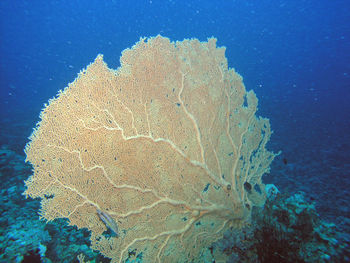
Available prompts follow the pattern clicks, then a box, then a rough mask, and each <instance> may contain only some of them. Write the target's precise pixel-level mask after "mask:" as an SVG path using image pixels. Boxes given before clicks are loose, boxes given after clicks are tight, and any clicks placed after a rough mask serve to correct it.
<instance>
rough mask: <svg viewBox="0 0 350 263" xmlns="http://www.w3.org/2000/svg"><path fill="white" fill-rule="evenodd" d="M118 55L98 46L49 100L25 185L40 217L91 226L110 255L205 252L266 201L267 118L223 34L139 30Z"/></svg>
mask: <svg viewBox="0 0 350 263" xmlns="http://www.w3.org/2000/svg"><path fill="white" fill-rule="evenodd" d="M120 61H121V66H120V67H119V68H118V69H117V70H112V69H109V68H108V67H107V65H106V64H105V63H104V61H103V57H102V55H99V56H98V57H97V58H96V59H95V61H94V62H93V63H92V64H90V65H89V66H88V67H87V68H86V69H85V70H83V71H81V72H80V73H79V75H78V77H77V78H76V80H75V81H74V82H73V83H71V84H69V86H68V87H67V88H66V89H65V90H64V91H60V92H59V94H58V96H57V97H56V98H54V99H52V100H50V101H49V104H48V105H47V106H46V107H45V108H44V109H43V111H42V112H41V116H40V117H41V121H40V123H39V124H38V125H37V128H36V129H35V130H34V132H33V134H32V136H31V137H30V140H31V141H30V142H29V143H28V144H27V146H26V149H25V152H26V155H27V161H29V162H30V163H31V164H32V165H33V168H34V169H33V171H34V174H33V175H32V176H31V177H30V178H29V179H28V180H27V181H26V187H27V188H26V191H25V194H26V195H27V196H30V197H32V198H36V197H40V198H41V200H42V201H41V205H42V207H41V210H40V216H41V218H44V219H46V220H48V221H51V220H53V219H55V218H68V219H69V222H70V224H71V225H76V226H78V227H79V228H87V229H88V230H90V231H91V242H92V245H91V246H92V248H93V249H96V250H99V251H100V252H101V253H102V254H103V255H105V256H106V257H109V258H111V259H112V261H113V262H123V261H124V260H126V258H128V257H130V256H132V255H134V256H137V255H138V256H142V258H143V259H144V260H145V261H144V262H155V261H158V262H185V261H191V260H194V261H197V260H198V258H199V256H200V254H202V253H203V249H207V247H208V246H210V244H211V243H213V242H214V241H216V240H217V239H218V238H220V237H222V234H223V232H224V231H225V230H226V229H227V228H229V227H232V226H233V227H239V226H241V225H242V224H246V223H248V222H249V219H250V214H251V208H252V207H253V206H254V205H261V204H262V203H263V202H264V200H265V192H264V185H263V184H262V182H261V177H262V175H263V174H264V173H266V172H268V171H269V165H270V163H271V161H272V160H273V158H274V156H275V155H274V154H273V153H271V152H269V151H267V150H266V149H265V145H266V143H267V142H268V141H269V138H270V135H271V130H270V125H269V121H268V120H267V119H263V118H260V117H259V118H258V117H256V116H255V112H256V110H257V103H258V100H257V98H256V96H255V94H254V93H253V92H252V91H250V92H247V91H246V90H245V87H244V85H243V83H242V78H241V77H240V76H239V75H238V74H237V73H236V72H234V70H233V69H228V66H227V60H226V58H225V49H224V48H217V47H216V39H215V38H210V39H209V40H208V42H199V41H198V40H197V39H191V40H184V41H182V42H176V43H172V42H170V41H169V39H168V38H164V37H162V36H157V37H155V38H149V39H141V40H140V41H139V42H138V43H136V44H135V45H134V46H133V47H132V48H131V49H126V50H124V51H123V53H122V56H121V59H120ZM99 213H100V216H99ZM101 214H103V215H104V216H105V218H104V219H102V220H101ZM106 220H112V223H111V224H112V225H113V229H114V232H118V233H115V235H106V234H105V233H106V232H105V231H106V230H107V229H108V223H106V222H104V221H106ZM216 256H217V257H218V258H220V257H223V256H224V255H221V254H220V255H219V254H218V255H216Z"/></svg>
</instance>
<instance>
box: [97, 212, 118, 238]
mask: <svg viewBox="0 0 350 263" xmlns="http://www.w3.org/2000/svg"><path fill="white" fill-rule="evenodd" d="M96 210H97V214H98V217H99V218H100V219H101V221H102V222H103V223H104V224H105V225H106V226H107V228H109V229H110V230H112V231H113V232H114V233H115V234H116V236H117V237H119V229H118V224H117V222H115V221H114V219H113V218H112V217H111V216H110V215H109V214H108V213H107V212H104V211H101V210H100V209H98V208H97V209H96Z"/></svg>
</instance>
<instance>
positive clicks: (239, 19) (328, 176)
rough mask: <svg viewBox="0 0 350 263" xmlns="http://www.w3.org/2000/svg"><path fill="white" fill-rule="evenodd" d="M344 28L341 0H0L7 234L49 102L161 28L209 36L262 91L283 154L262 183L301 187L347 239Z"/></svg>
mask: <svg viewBox="0 0 350 263" xmlns="http://www.w3.org/2000/svg"><path fill="white" fill-rule="evenodd" d="M349 25H350V3H349V2H348V1H346V0H334V1H327V0H319V1H315V0H301V1H286V0H284V1H283V0H274V1H271V0H246V1H243V0H231V1H229V0H216V1H210V0H205V1H175V0H173V1H160V0H159V1H157V0H150V1H143V0H135V1H126V0H125V1H117V0H115V1H112V0H111V1H101V0H89V1H81V0H70V1H67V0H64V1H43V0H37V1H29V0H28V1H24V0H23V1H22V0H15V1H10V0H3V1H1V2H0V54H1V58H0V128H1V129H0V149H1V156H0V157H1V158H2V159H1V163H0V164H1V191H2V196H3V200H2V202H1V203H2V207H3V208H2V209H1V210H2V211H1V213H2V219H1V220H2V222H1V228H2V230H1V232H2V234H3V236H4V237H5V236H6V237H7V238H8V233H12V234H13V235H15V233H17V234H18V231H17V229H18V227H17V228H11V226H12V227H13V226H14V224H15V223H17V224H18V221H20V220H18V218H22V219H24V218H26V215H25V212H23V211H26V210H27V209H28V211H31V212H32V216H35V211H36V209H37V208H36V207H35V205H34V204H31V205H28V204H27V203H26V202H27V201H25V199H24V197H23V196H20V195H17V194H18V193H21V192H23V190H24V186H23V183H22V181H23V180H24V179H26V178H27V177H28V176H29V175H30V173H31V171H30V166H24V164H23V159H24V152H23V148H24V146H25V144H26V143H27V142H28V136H29V135H30V134H31V132H32V129H33V127H35V124H36V123H37V122H38V120H39V113H40V110H41V109H42V107H43V105H44V103H46V102H47V101H48V99H50V98H52V97H53V96H55V95H56V94H57V91H58V90H60V89H63V88H65V87H66V86H67V84H68V83H69V82H72V81H73V80H74V79H75V78H76V76H77V73H78V72H79V71H80V70H81V69H83V68H85V67H86V65H88V64H89V63H91V62H92V61H93V60H94V59H95V58H96V56H97V55H98V54H100V53H102V54H103V55H104V60H105V61H106V62H107V64H108V66H109V67H111V68H117V67H118V66H119V57H120V54H121V52H122V50H124V49H125V48H128V47H131V46H132V45H133V44H134V43H135V42H137V41H138V40H139V39H140V37H147V36H156V35H158V34H161V35H163V36H166V37H169V38H170V39H171V40H172V41H176V40H180V41H181V40H183V39H184V38H192V37H195V38H198V39H200V40H201V41H205V40H207V38H208V37H211V36H214V37H216V38H217V39H218V43H217V44H218V46H225V47H226V48H227V49H226V57H227V59H228V63H229V66H230V67H232V68H235V70H236V71H237V72H238V73H239V74H241V75H242V76H243V79H244V83H245V86H246V88H247V89H248V90H250V89H253V90H254V91H255V93H256V94H257V97H258V98H259V112H258V114H259V115H261V116H264V117H267V118H269V119H270V122H271V126H272V129H273V130H274V134H273V135H272V138H271V141H270V143H269V149H271V150H273V151H275V152H277V151H279V150H282V154H281V155H279V156H278V157H277V158H276V159H275V161H274V162H273V164H272V167H271V174H269V175H266V176H265V178H264V179H265V182H266V183H273V184H275V185H276V186H277V187H278V189H279V190H280V191H281V192H288V193H291V194H293V193H296V192H298V191H303V192H305V193H306V194H307V195H308V196H309V198H311V199H312V200H314V201H315V205H316V208H317V211H318V213H319V214H320V217H321V218H323V219H325V220H328V221H330V222H333V223H335V224H336V225H337V226H338V227H339V228H340V229H341V230H342V231H343V232H344V235H347V238H349V232H350V205H349V204H350V177H349V176H350V26H349ZM14 204H15V205H17V206H18V209H17V210H16V211H17V212H18V211H22V212H23V213H22V214H19V215H16V211H12V210H11V209H10V208H9V207H10V206H13V205H14ZM34 208H35V209H34ZM16 219H17V220H16ZM22 224H23V225H21V228H22V229H24V228H25V227H26V226H25V225H24V223H22ZM40 227H42V226H37V228H40ZM33 228H34V229H35V227H32V229H33ZM11 229H12V230H11ZM16 231H17V232H16ZM50 231H51V232H50ZM50 231H48V233H50V234H51V236H44V235H43V236H42V237H41V238H42V239H43V240H46V241H47V242H48V240H50V239H51V238H52V236H53V234H52V233H56V232H57V229H54V227H52V229H51V230H50ZM20 236H22V237H25V236H26V234H25V233H21V234H20ZM12 238H13V239H15V240H16V238H17V239H18V237H16V235H15V237H12ZM0 241H1V242H2V243H3V244H7V243H6V242H10V241H8V240H0ZM43 243H44V242H43ZM8 244H10V243H8ZM8 244H7V245H6V246H7V247H10V245H8ZM2 247H4V246H2ZM50 249H51V250H52V248H48V251H50ZM0 252H1V253H2V254H6V253H14V252H12V251H9V250H3V249H1V250H0ZM51 256H52V255H51ZM52 257H53V256H52ZM52 257H51V258H52ZM4 262H6V261H4Z"/></svg>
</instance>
